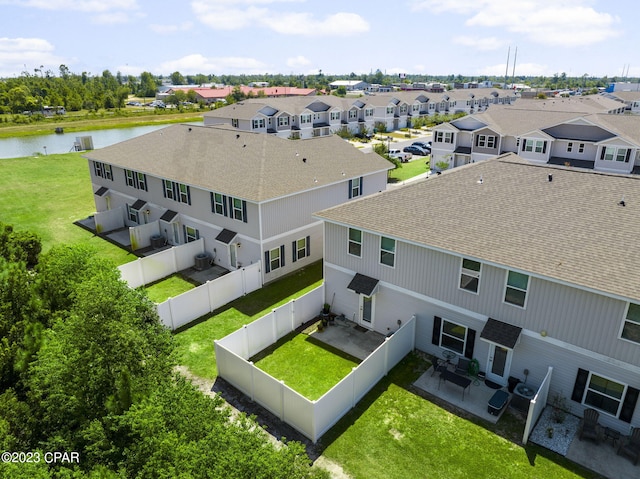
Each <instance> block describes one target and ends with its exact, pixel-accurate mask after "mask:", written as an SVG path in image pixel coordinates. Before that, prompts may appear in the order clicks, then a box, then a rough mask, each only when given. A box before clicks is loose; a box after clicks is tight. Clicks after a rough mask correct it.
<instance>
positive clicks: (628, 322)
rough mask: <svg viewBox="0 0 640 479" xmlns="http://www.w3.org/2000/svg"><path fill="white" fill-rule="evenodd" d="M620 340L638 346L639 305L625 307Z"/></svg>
mask: <svg viewBox="0 0 640 479" xmlns="http://www.w3.org/2000/svg"><path fill="white" fill-rule="evenodd" d="M620 338H621V339H626V340H628V341H633V342H634V343H638V344H640V305H638V304H635V303H629V304H628V305H627V311H626V312H625V315H624V320H623V321H622V329H621V330H620Z"/></svg>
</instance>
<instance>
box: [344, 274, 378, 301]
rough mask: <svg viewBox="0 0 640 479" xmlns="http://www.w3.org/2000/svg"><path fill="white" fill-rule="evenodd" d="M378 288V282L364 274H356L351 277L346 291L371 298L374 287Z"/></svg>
mask: <svg viewBox="0 0 640 479" xmlns="http://www.w3.org/2000/svg"><path fill="white" fill-rule="evenodd" d="M377 286H378V280H377V279H375V278H370V277H369V276H365V275H364V274H360V273H356V275H355V276H354V277H353V279H352V280H351V282H350V283H349V286H347V289H350V290H352V291H355V292H356V293H358V294H364V295H365V296H371V295H372V294H373V293H374V292H375V289H376V287H377Z"/></svg>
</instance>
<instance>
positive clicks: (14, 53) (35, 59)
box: [0, 37, 66, 76]
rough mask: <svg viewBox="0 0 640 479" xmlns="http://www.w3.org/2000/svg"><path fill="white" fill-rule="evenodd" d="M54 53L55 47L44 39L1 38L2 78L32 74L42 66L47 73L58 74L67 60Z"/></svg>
mask: <svg viewBox="0 0 640 479" xmlns="http://www.w3.org/2000/svg"><path fill="white" fill-rule="evenodd" d="M53 51H54V47H53V45H52V44H51V43H49V42H48V41H47V40H44V39H42V38H6V37H4V38H0V76H12V75H15V74H16V72H21V71H28V72H30V73H32V72H33V69H34V68H40V66H41V65H43V66H44V68H43V69H44V70H45V71H46V70H52V71H54V72H55V73H57V71H58V67H59V66H60V65H61V64H63V63H66V60H65V59H64V58H62V57H58V56H56V55H55V54H54V53H53Z"/></svg>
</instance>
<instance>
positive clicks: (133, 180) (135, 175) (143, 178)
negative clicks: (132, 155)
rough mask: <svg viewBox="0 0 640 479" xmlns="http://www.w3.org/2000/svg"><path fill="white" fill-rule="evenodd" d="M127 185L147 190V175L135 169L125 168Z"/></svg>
mask: <svg viewBox="0 0 640 479" xmlns="http://www.w3.org/2000/svg"><path fill="white" fill-rule="evenodd" d="M124 175H125V181H126V183H127V186H130V187H131V188H136V189H138V190H144V191H147V175H145V174H144V173H139V172H137V171H133V170H124Z"/></svg>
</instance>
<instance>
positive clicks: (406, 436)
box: [320, 355, 598, 479]
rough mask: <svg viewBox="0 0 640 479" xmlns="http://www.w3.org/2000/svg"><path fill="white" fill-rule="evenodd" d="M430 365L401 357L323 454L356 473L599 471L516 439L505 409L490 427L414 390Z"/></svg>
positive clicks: (518, 429) (445, 476)
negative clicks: (579, 465) (417, 380)
mask: <svg viewBox="0 0 640 479" xmlns="http://www.w3.org/2000/svg"><path fill="white" fill-rule="evenodd" d="M427 365H428V363H426V362H425V361H423V360H421V359H419V358H418V357H417V356H416V355H409V356H407V357H406V358H405V359H404V360H403V361H401V363H400V364H399V365H398V366H396V368H394V369H393V370H392V371H391V373H390V374H389V375H388V376H387V377H385V378H383V379H382V380H381V381H380V382H379V383H378V384H377V385H376V386H375V387H374V388H373V389H372V390H371V391H370V392H369V394H367V396H365V398H363V400H362V401H360V403H358V404H357V405H356V407H355V408H354V409H353V410H352V411H350V412H349V413H348V414H347V415H346V416H345V417H343V418H342V419H341V420H340V421H339V422H338V424H337V425H336V426H334V427H333V428H332V429H331V430H330V431H329V432H328V433H327V434H325V435H324V436H323V437H322V438H321V440H320V443H321V445H322V447H324V448H325V449H324V452H323V455H324V456H326V457H327V458H328V459H330V460H332V461H335V462H337V463H338V464H340V465H341V466H342V467H343V469H344V470H345V471H346V472H347V473H348V474H350V475H351V476H352V477H353V478H355V479H376V478H380V479H395V478H397V479H406V478H418V477H419V478H423V477H424V478H429V479H484V478H486V479H494V478H505V479H536V478H540V479H542V478H544V479H551V478H553V479H565V478H567V479H568V478H590V479H595V478H596V477H598V476H597V475H594V474H593V473H590V472H589V471H586V470H583V469H581V468H579V467H578V466H576V465H575V464H573V463H571V462H570V461H567V460H566V459H564V458H563V457H561V456H559V455H557V454H554V453H552V452H549V451H547V450H545V449H544V448H540V447H537V446H529V445H528V446H526V447H522V446H520V445H518V444H517V443H515V442H514V441H516V440H517V439H518V438H521V437H522V430H523V427H524V424H523V423H522V422H521V421H517V420H515V418H513V417H511V418H510V417H509V415H507V414H506V413H505V415H503V417H502V418H501V419H500V421H499V422H498V424H497V425H490V424H488V423H485V422H483V421H481V420H480V419H477V420H469V419H464V418H462V417H459V416H456V415H454V414H452V413H450V412H448V411H447V410H445V409H443V408H442V407H440V406H438V405H436V404H434V403H432V402H430V401H429V400H427V399H425V398H423V397H421V396H420V395H418V394H416V393H414V392H412V391H411V390H410V385H411V383H412V382H413V381H415V379H417V378H418V377H419V375H420V374H421V372H422V371H424V370H425V368H426V367H427ZM503 436H506V438H505V437H503Z"/></svg>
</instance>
